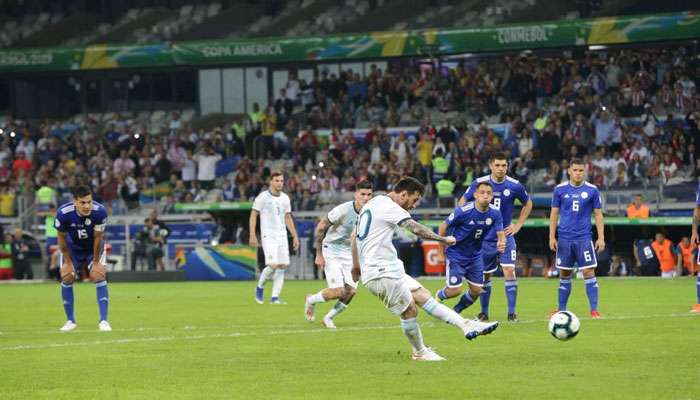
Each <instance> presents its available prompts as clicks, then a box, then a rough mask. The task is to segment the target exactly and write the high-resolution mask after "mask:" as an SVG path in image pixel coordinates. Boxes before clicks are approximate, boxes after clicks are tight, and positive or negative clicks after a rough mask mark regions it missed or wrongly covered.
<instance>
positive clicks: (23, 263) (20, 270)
mask: <svg viewBox="0 0 700 400" xmlns="http://www.w3.org/2000/svg"><path fill="white" fill-rule="evenodd" d="M14 269H15V279H24V278H25V276H26V278H27V279H34V272H32V266H31V265H29V261H27V260H15V262H14Z"/></svg>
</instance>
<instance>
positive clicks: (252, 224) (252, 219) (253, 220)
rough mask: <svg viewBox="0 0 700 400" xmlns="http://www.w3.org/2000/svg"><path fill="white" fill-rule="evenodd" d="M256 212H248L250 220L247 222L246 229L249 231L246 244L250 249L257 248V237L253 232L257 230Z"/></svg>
mask: <svg viewBox="0 0 700 400" xmlns="http://www.w3.org/2000/svg"><path fill="white" fill-rule="evenodd" d="M258 214H260V212H259V211H258V210H255V209H253V210H250V219H249V220H248V229H250V235H248V236H249V239H248V244H249V245H250V246H251V247H258V235H257V233H255V230H256V229H257V228H258Z"/></svg>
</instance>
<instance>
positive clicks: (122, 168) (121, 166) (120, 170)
mask: <svg viewBox="0 0 700 400" xmlns="http://www.w3.org/2000/svg"><path fill="white" fill-rule="evenodd" d="M134 168H136V164H134V160H132V159H131V158H129V156H128V154H127V152H126V150H122V151H121V153H120V155H119V158H117V159H116V160H114V163H113V164H112V172H114V173H115V174H117V175H129V174H131V171H133V170H134Z"/></svg>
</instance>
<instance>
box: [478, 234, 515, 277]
mask: <svg viewBox="0 0 700 400" xmlns="http://www.w3.org/2000/svg"><path fill="white" fill-rule="evenodd" d="M516 248H517V246H516V245H515V238H514V237H513V236H508V237H506V249H505V251H503V253H499V252H498V251H497V250H496V243H495V242H489V243H487V242H484V244H483V245H482V246H481V251H483V252H484V273H485V274H492V273H494V272H496V270H498V266H499V265H500V266H501V267H513V268H515V260H516V259H517V258H518V252H517V251H516Z"/></svg>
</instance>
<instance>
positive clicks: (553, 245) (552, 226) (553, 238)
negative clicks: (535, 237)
mask: <svg viewBox="0 0 700 400" xmlns="http://www.w3.org/2000/svg"><path fill="white" fill-rule="evenodd" d="M558 223H559V207H552V212H550V213H549V249H550V250H552V251H557V224H558Z"/></svg>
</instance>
